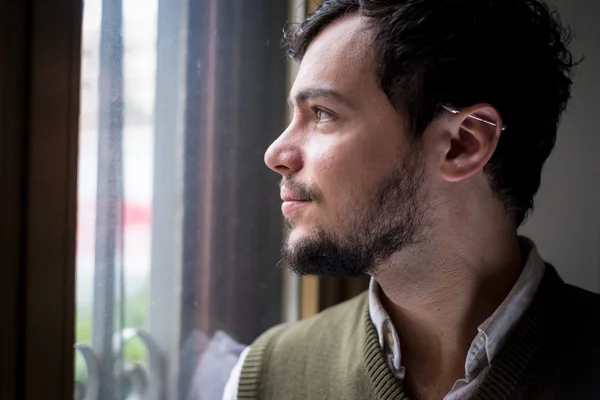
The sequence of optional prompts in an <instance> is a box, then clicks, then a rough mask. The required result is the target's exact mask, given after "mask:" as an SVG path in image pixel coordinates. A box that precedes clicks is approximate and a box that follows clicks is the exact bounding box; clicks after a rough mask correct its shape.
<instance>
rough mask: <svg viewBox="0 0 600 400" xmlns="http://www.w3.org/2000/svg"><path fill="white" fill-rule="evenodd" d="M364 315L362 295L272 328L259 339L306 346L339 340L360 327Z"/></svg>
mask: <svg viewBox="0 0 600 400" xmlns="http://www.w3.org/2000/svg"><path fill="white" fill-rule="evenodd" d="M367 312H368V296H367V293H366V292H364V293H361V294H359V295H358V296H356V297H353V298H352V299H350V300H347V301H344V302H342V303H340V304H337V305H335V306H332V307H329V308H327V309H325V310H323V311H321V312H319V313H318V314H316V315H313V316H311V317H309V318H306V319H303V320H300V321H297V322H292V323H286V324H281V325H278V326H275V327H273V328H271V329H270V330H269V331H267V332H265V334H263V336H267V335H270V336H276V337H277V338H276V339H275V340H276V341H277V344H278V345H284V344H291V345H299V344H300V343H299V342H307V343H308V342H309V341H314V340H316V339H317V338H319V339H321V340H322V339H326V338H327V337H329V336H332V337H337V338H338V339H340V338H341V337H342V336H344V335H346V334H347V332H346V331H347V330H350V331H354V329H353V328H358V327H359V326H361V325H363V323H364V322H363V320H364V319H365V317H366V313H367ZM258 340H260V338H259V339H258Z"/></svg>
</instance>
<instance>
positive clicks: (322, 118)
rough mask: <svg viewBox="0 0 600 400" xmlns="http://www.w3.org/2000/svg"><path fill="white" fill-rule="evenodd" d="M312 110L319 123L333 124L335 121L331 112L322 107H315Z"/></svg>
mask: <svg viewBox="0 0 600 400" xmlns="http://www.w3.org/2000/svg"><path fill="white" fill-rule="evenodd" d="M312 110H313V112H314V113H315V118H316V119H317V123H324V122H331V121H333V120H334V119H335V118H334V116H333V114H332V113H331V112H329V111H327V110H325V109H323V108H321V107H313V108H312Z"/></svg>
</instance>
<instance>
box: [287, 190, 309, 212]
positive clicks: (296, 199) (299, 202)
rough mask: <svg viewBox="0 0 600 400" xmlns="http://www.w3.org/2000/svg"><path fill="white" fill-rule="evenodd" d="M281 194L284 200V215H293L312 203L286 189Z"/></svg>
mask: <svg viewBox="0 0 600 400" xmlns="http://www.w3.org/2000/svg"><path fill="white" fill-rule="evenodd" d="M280 194H281V200H283V204H282V205H281V212H282V213H283V215H291V214H292V213H294V212H296V211H298V209H300V208H301V207H303V206H306V205H307V204H309V203H310V200H308V199H307V198H305V197H303V196H301V195H299V194H297V193H294V192H293V191H291V190H288V189H285V188H282V189H281V193H280Z"/></svg>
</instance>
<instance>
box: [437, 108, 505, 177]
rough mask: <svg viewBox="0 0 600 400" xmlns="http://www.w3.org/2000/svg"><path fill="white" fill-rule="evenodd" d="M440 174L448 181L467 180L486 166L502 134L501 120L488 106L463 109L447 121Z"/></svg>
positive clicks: (495, 111) (493, 109)
mask: <svg viewBox="0 0 600 400" xmlns="http://www.w3.org/2000/svg"><path fill="white" fill-rule="evenodd" d="M447 128H448V130H447V132H449V135H445V136H444V140H445V141H447V142H446V143H444V149H445V154H444V160H442V164H441V171H440V172H441V174H442V177H443V179H444V180H446V181H448V182H458V181H461V180H464V179H467V178H469V177H471V176H473V175H474V174H476V173H477V172H479V171H481V170H482V169H483V167H484V166H485V165H486V164H487V163H488V161H489V160H490V158H492V155H493V154H494V151H496V147H497V146H498V140H499V139H500V134H501V133H502V117H501V116H500V113H499V112H498V110H496V109H495V108H494V107H493V106H491V105H489V104H477V105H474V106H471V107H468V108H463V109H461V110H459V111H457V112H456V113H455V114H451V115H450V117H449V119H448V125H447Z"/></svg>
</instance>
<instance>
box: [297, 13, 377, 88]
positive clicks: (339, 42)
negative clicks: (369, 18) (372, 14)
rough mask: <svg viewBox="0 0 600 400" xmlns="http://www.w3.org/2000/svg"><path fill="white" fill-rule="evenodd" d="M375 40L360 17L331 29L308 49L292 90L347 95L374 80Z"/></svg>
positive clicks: (345, 18) (349, 18)
mask: <svg viewBox="0 0 600 400" xmlns="http://www.w3.org/2000/svg"><path fill="white" fill-rule="evenodd" d="M370 43H371V36H370V33H369V32H368V31H367V30H366V28H365V23H364V20H363V19H362V18H361V17H359V16H358V15H351V16H347V17H343V18H340V19H339V20H337V21H335V22H333V23H332V24H331V25H329V26H327V27H326V28H325V29H324V30H323V31H322V32H320V33H319V34H318V35H317V37H316V38H315V39H314V40H313V41H312V42H311V44H310V45H309V46H308V48H307V50H306V53H305V54H304V57H303V58H302V62H301V63H300V69H299V71H298V75H297V77H296V81H295V82H294V87H293V89H292V97H293V96H294V94H295V93H299V92H302V91H303V90H304V89H305V88H307V87H328V88H336V89H337V90H338V91H339V92H341V93H344V92H348V91H350V90H353V89H357V88H356V86H360V85H361V84H363V83H364V82H362V81H365V80H367V79H374V75H373V69H372V67H371V65H372V51H371V48H372V46H370Z"/></svg>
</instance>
